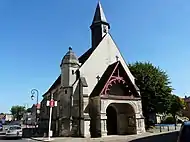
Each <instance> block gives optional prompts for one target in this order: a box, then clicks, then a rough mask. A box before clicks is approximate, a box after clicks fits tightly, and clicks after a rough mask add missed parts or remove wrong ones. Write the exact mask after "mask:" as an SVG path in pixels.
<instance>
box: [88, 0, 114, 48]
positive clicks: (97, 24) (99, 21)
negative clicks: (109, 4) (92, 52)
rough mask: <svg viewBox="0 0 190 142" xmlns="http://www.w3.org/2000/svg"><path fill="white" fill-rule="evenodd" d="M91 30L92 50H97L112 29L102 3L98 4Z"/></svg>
mask: <svg viewBox="0 0 190 142" xmlns="http://www.w3.org/2000/svg"><path fill="white" fill-rule="evenodd" d="M90 29H91V38H92V48H94V49H95V48H96V47H97V46H98V44H99V43H100V42H101V40H102V38H103V37H104V36H105V35H106V34H107V33H108V32H109V29H110V25H109V23H108V22H107V20H106V17H105V14H104V11H103V9H102V6H101V3H100V1H99V2H98V5H97V7H96V11H95V14H94V18H93V21H92V25H91V26H90Z"/></svg>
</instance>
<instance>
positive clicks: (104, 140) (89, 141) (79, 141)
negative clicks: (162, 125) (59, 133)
mask: <svg viewBox="0 0 190 142" xmlns="http://www.w3.org/2000/svg"><path fill="white" fill-rule="evenodd" d="M175 131H177V130H175ZM175 131H169V132H162V133H149V132H146V133H143V134H139V135H124V136H118V135H115V136H114V135H112V136H106V137H101V138H73V137H53V138H51V141H53V142H62V141H64V142H108V141H109V142H115V141H118V142H121V141H125V142H128V141H131V140H135V139H139V138H144V137H149V136H154V135H160V134H166V133H171V132H175ZM31 139H32V140H36V141H48V138H31Z"/></svg>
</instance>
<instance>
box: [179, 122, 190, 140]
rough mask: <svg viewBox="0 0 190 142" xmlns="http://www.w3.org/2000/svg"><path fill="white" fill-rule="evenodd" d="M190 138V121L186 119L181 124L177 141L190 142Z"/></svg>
mask: <svg viewBox="0 0 190 142" xmlns="http://www.w3.org/2000/svg"><path fill="white" fill-rule="evenodd" d="M189 140H190V121H185V122H183V123H182V125H181V129H180V131H179V136H178V140H177V142H189Z"/></svg>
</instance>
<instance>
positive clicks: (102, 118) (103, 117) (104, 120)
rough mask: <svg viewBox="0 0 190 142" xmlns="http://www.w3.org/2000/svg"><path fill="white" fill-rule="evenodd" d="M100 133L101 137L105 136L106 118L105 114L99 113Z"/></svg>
mask: <svg viewBox="0 0 190 142" xmlns="http://www.w3.org/2000/svg"><path fill="white" fill-rule="evenodd" d="M101 132H102V136H107V116H106V113H101Z"/></svg>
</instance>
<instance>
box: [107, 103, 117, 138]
mask: <svg viewBox="0 0 190 142" xmlns="http://www.w3.org/2000/svg"><path fill="white" fill-rule="evenodd" d="M106 113H107V134H108V135H117V112H116V110H115V108H114V107H112V106H108V108H107V109H106Z"/></svg>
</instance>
